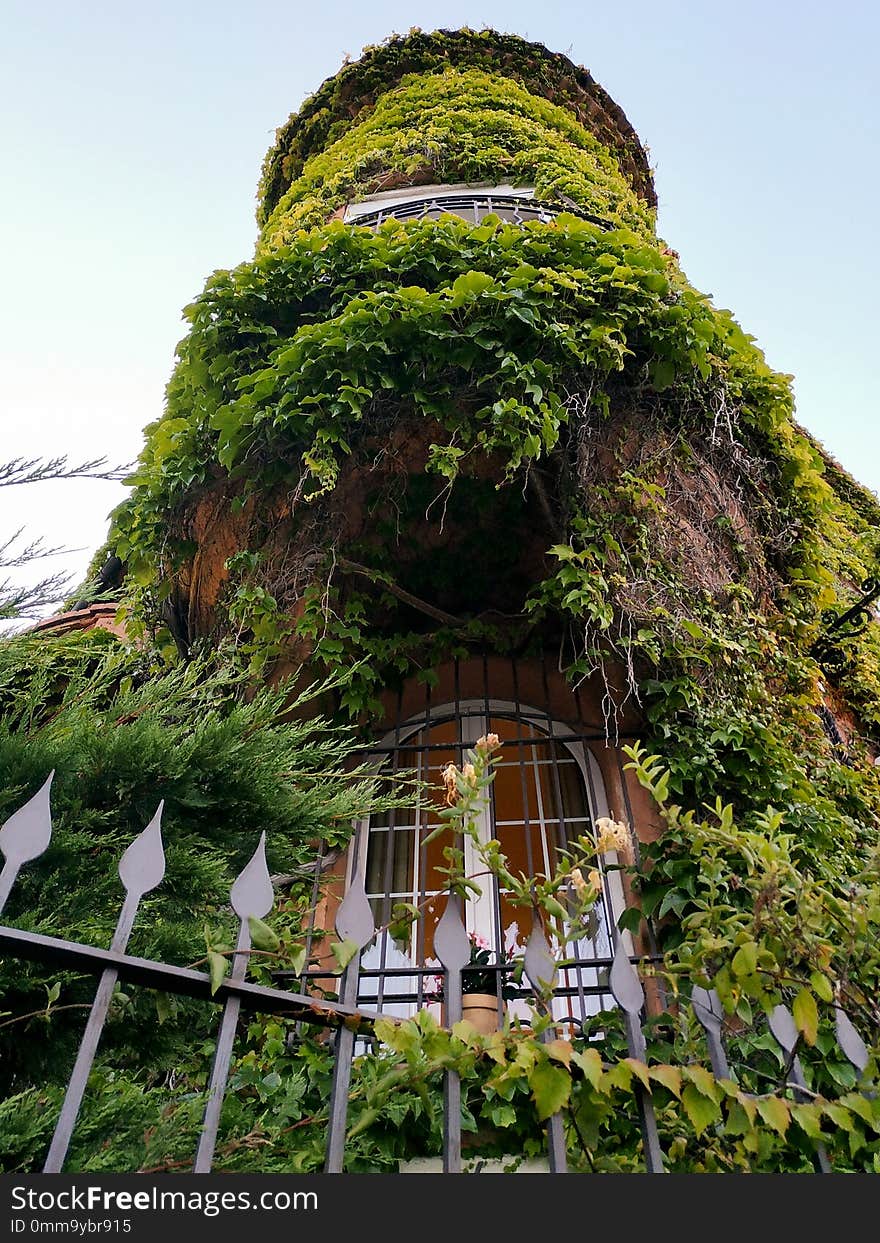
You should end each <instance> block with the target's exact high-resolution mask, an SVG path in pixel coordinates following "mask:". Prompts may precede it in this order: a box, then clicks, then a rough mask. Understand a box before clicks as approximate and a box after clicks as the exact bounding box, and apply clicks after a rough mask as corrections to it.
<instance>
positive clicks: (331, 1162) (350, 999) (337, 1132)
mask: <svg viewBox="0 0 880 1243" xmlns="http://www.w3.org/2000/svg"><path fill="white" fill-rule="evenodd" d="M359 957H360V956H359V955H355V957H354V959H353V960H352V961H351V962H350V963H349V964H348V966H347V967H346V968H345V971H344V972H343V977H342V987H341V989H340V1000H341V1002H342V1005H343V1006H354V1004H355V1002H356V1001H357V991H358V959H359ZM382 978H384V976H383V977H382ZM354 1039H355V1033H354V1031H352V1030H351V1028H350V1027H345V1026H343V1027H340V1028H339V1030H338V1031H337V1033H336V1036H335V1039H334V1047H333V1083H332V1086H331V1089H330V1116H329V1120H328V1123H327V1151H326V1155H325V1158H324V1173H325V1174H341V1173H342V1170H343V1165H344V1163H345V1133H346V1127H347V1125H348V1094H349V1090H350V1087H351V1062H352V1057H353V1056H354Z"/></svg>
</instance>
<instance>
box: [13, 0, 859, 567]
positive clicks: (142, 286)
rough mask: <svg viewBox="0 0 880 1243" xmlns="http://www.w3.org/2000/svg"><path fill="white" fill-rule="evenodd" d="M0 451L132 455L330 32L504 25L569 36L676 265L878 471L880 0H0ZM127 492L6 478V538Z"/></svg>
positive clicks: (230, 255) (249, 222) (82, 528)
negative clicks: (30, 484) (184, 310)
mask: <svg viewBox="0 0 880 1243" xmlns="http://www.w3.org/2000/svg"><path fill="white" fill-rule="evenodd" d="M0 14H2V18H3V20H2V26H0V30H2V41H0V46H2V47H3V57H2V60H3V64H2V73H0V116H2V121H0V133H2V141H0V157H2V169H3V185H4V193H3V195H2V196H0V239H2V274H3V280H2V284H3V289H2V298H0V418H2V424H0V426H2V450H0V453H2V456H3V457H9V456H12V455H14V454H28V455H34V456H36V455H40V454H42V455H51V454H58V453H69V454H71V455H72V456H74V457H77V456H90V455H97V454H101V453H107V454H108V455H109V456H110V457H111V458H112V459H114V460H120V461H123V460H129V459H131V458H133V457H134V456H135V455H136V454H137V452H138V450H139V448H140V444H141V429H142V427H143V426H144V424H146V423H147V422H149V421H151V420H152V419H154V418H156V417H158V415H159V414H160V413H161V409H162V398H163V389H164V385H165V383H166V381H167V378H168V375H169V372H170V369H171V364H172V356H173V349H174V345H175V343H176V341H177V340H178V339H179V338H180V336H181V335H182V331H183V329H182V325H181V320H180V309H181V307H183V306H184V305H185V304H186V303H187V302H188V301H189V300H190V299H191V298H192V297H193V296H194V295H195V294H196V293H198V292H199V290H200V289H201V287H202V285H203V283H204V280H205V278H206V276H207V275H208V274H209V273H210V272H211V271H213V270H214V269H215V268H218V267H229V266H233V265H234V264H235V263H237V262H239V261H240V260H242V259H245V258H248V257H249V256H250V254H251V253H252V250H253V244H254V240H255V235H256V226H255V223H254V215H253V212H254V193H255V189H256V183H257V179H258V176H259V171H260V164H261V161H262V158H263V155H264V153H265V151H266V149H267V148H268V147H269V145H270V144H271V142H272V139H273V134H274V130H275V127H276V126H277V125H280V124H281V123H282V122H283V121H284V120H285V119H286V118H287V116H288V114H289V113H290V112H291V111H293V110H295V109H296V108H297V107H298V106H299V104H300V103H301V102H302V100H303V98H304V97H305V96H306V95H308V94H310V93H311V92H312V91H313V90H314V89H315V88H316V87H317V86H318V85H319V84H320V82H321V81H322V80H323V79H324V78H325V77H326V76H327V75H328V74H331V73H333V72H334V71H335V70H336V69H337V68H338V67H339V65H340V63H341V61H342V59H343V57H344V56H345V54H346V53H348V54H349V55H351V56H353V57H354V56H357V55H358V53H359V51H360V49H361V47H362V46H363V45H364V44H365V43H370V42H378V41H380V40H381V39H383V38H384V37H385V36H387V35H388V34H390V33H391V32H392V31H395V30H397V31H405V30H407V29H409V27H410V26H413V25H418V26H421V27H422V28H423V29H427V30H430V29H434V28H435V27H437V26H446V27H455V26H460V25H464V24H467V25H471V26H475V27H480V26H483V25H492V26H495V27H497V28H499V29H502V30H508V31H512V32H514V33H517V34H521V35H524V36H526V37H527V38H530V39H533V40H537V41H539V42H542V43H545V44H546V45H547V46H548V47H549V48H551V49H552V50H554V51H562V52H566V53H567V54H568V55H569V56H570V57H571V58H572V59H573V60H575V61H577V62H579V63H581V64H583V65H585V66H586V67H587V68H588V69H589V70H590V71H591V72H592V73H593V75H594V76H595V77H596V78H597V79H598V80H599V81H600V82H601V83H602V85H603V86H604V87H605V88H606V89H607V90H608V91H609V92H610V93H611V95H612V96H613V97H614V99H615V100H616V101H617V102H618V103H619V104H620V105H621V107H622V108H623V109H624V111H625V112H626V114H627V115H628V117H629V118H630V120H631V121H632V123H633V125H634V126H635V128H636V130H637V132H638V133H639V135H640V136H641V138H642V140H643V142H644V143H645V144H646V145H647V146H648V148H649V151H650V157H651V162H652V165H653V166H654V168H655V176H656V182H657V189H658V193H659V197H660V232H661V234H662V236H663V237H664V238H665V239H666V240H667V242H668V243H669V244H670V245H671V246H673V247H674V248H675V249H676V250H677V251H678V252H679V253H680V255H681V260H682V264H683V266H684V269H685V271H686V272H687V274H688V275H689V277H690V279H691V280H692V281H693V282H694V284H696V285H697V286H698V287H699V288H701V289H702V290H704V291H705V292H707V293H710V294H712V295H713V297H714V299H715V301H716V303H717V304H718V305H721V306H727V307H730V308H731V309H732V310H733V311H734V313H735V315H736V316H737V318H738V319H739V321H740V322H741V323H742V325H743V326H744V327H745V328H746V330H747V331H749V332H751V333H753V334H754V335H755V336H756V337H757V339H758V342H759V344H761V346H762V347H763V348H764V349H765V351H766V353H767V357H768V360H769V362H770V363H771V365H773V366H775V367H777V368H779V369H780V370H783V371H787V372H791V373H793V374H794V376H795V390H796V394H797V400H798V415H799V418H800V420H801V421H802V422H803V423H804V424H805V425H806V427H807V428H809V430H810V431H811V432H813V433H814V434H815V435H816V436H818V437H819V439H820V440H822V441H823V442H824V443H825V445H826V446H827V448H828V449H829V450H830V451H831V452H832V453H834V454H835V455H836V456H837V457H838V458H839V459H840V461H841V462H842V463H843V464H844V465H845V466H846V467H847V468H848V469H850V470H851V471H852V472H853V473H854V474H855V475H856V476H857V477H858V478H859V479H861V480H862V481H863V482H864V483H866V484H868V485H869V486H870V487H872V488H873V489H874V490H875V491H876V490H878V489H880V438H878V436H877V434H876V431H875V427H876V416H877V398H876V387H877V381H876V377H875V372H876V369H877V361H878V354H880V349H878V345H877V342H876V340H875V338H876V336H877V332H878V314H877V304H878V298H880V243H878V238H877V215H878V206H877V205H878V197H880V194H878V192H880V173H878V152H880V141H878V140H880V134H878V130H880V87H878V81H880V75H878V73H877V68H876V57H877V48H878V46H880V5H878V4H876V3H874V2H873V0H864V2H862V3H859V2H855V0H842V2H841V3H836V4H819V3H810V2H809V0H807V2H804V3H798V2H796V0H778V2H775V3H774V0H764V3H757V2H756V0H738V3H735V4H734V3H727V4H717V3H711V2H710V0H706V2H701V0H692V2H686V0H677V2H672V3H662V2H661V0H654V2H653V3H648V2H647V0H630V2H629V3H627V4H626V5H608V4H607V3H605V2H603V3H601V4H600V3H594V2H593V0H583V2H582V3H578V4H574V3H565V2H560V0H543V2H542V3H539V4H536V3H532V4H526V3H523V2H522V0H505V2H504V3H501V2H500V0H479V3H478V4H474V3H460V2H459V0H447V2H446V3H443V4H439V3H435V2H434V0H409V2H408V3H398V2H396V0H395V2H389V0H375V2H374V3H372V4H364V3H363V2H362V0H359V2H358V3H352V2H351V0H337V3H335V4H324V5H320V4H308V5H306V4H298V3H286V4H280V3H276V2H274V0H264V2H263V3H261V4H259V5H256V4H254V5H247V4H242V3H237V4H235V3H230V2H229V0H213V2H212V3H206V2H205V0H177V2H174V3H172V2H170V0H141V2H140V3H130V2H128V0H117V2H116V3H107V2H98V3H84V2H82V0H80V2H78V3H77V2H75V0H74V2H68V3H62V2H60V0H43V2H42V3H41V4H39V5H36V4H34V3H33V0H30V2H29V3H24V2H22V0H0ZM123 494H124V490H123V489H122V488H119V487H116V486H114V485H108V484H100V483H94V484H89V483H68V484H54V485H43V486H42V487H41V488H39V489H33V490H29V492H28V493H27V494H26V493H25V491H24V490H22V489H5V490H0V532H2V531H4V530H8V529H9V528H10V527H11V526H12V525H19V524H20V523H21V522H22V521H26V522H27V524H28V526H29V529H30V531H31V532H32V533H33V534H43V535H46V536H47V537H48V539H49V540H50V541H52V542H55V543H66V544H68V545H78V546H81V547H82V548H83V551H82V552H80V553H77V554H74V555H72V556H71V557H69V558H67V559H66V564H67V566H68V568H69V569H71V570H72V571H74V572H75V573H77V574H79V573H81V572H82V571H83V569H84V567H85V565H86V564H87V562H88V559H89V556H90V554H91V551H92V550H93V549H94V547H96V546H97V545H98V544H100V543H101V542H102V540H103V537H104V533H105V529H106V520H105V516H106V514H107V512H108V510H109V509H110V508H111V506H112V505H113V504H115V503H116V501H117V500H119V499H121V497H122V495H123Z"/></svg>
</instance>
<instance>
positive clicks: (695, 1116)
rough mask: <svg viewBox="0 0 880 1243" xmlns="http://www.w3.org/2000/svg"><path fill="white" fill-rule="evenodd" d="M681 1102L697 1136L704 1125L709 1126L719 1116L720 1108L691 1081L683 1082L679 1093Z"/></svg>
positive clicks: (702, 1130)
mask: <svg viewBox="0 0 880 1243" xmlns="http://www.w3.org/2000/svg"><path fill="white" fill-rule="evenodd" d="M681 1103H682V1105H683V1106H684V1111H685V1113H686V1114H687V1116H688V1117H689V1118H690V1120H691V1122H692V1123H693V1127H694V1130H695V1131H696V1133H697V1135H698V1136H700V1135H702V1134H703V1132H704V1131H705V1129H706V1127H708V1126H711V1125H712V1123H713V1122H717V1121H718V1120H719V1119H720V1117H721V1110H720V1109H719V1108H718V1106H717V1105H716V1104H715V1102H714V1101H713V1100H711V1099H710V1098H709V1097H708V1096H704V1095H703V1093H702V1092H700V1091H699V1090H698V1089H697V1088H695V1087H694V1085H693V1084H692V1083H686V1084H685V1086H684V1091H683V1092H682V1094H681Z"/></svg>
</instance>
